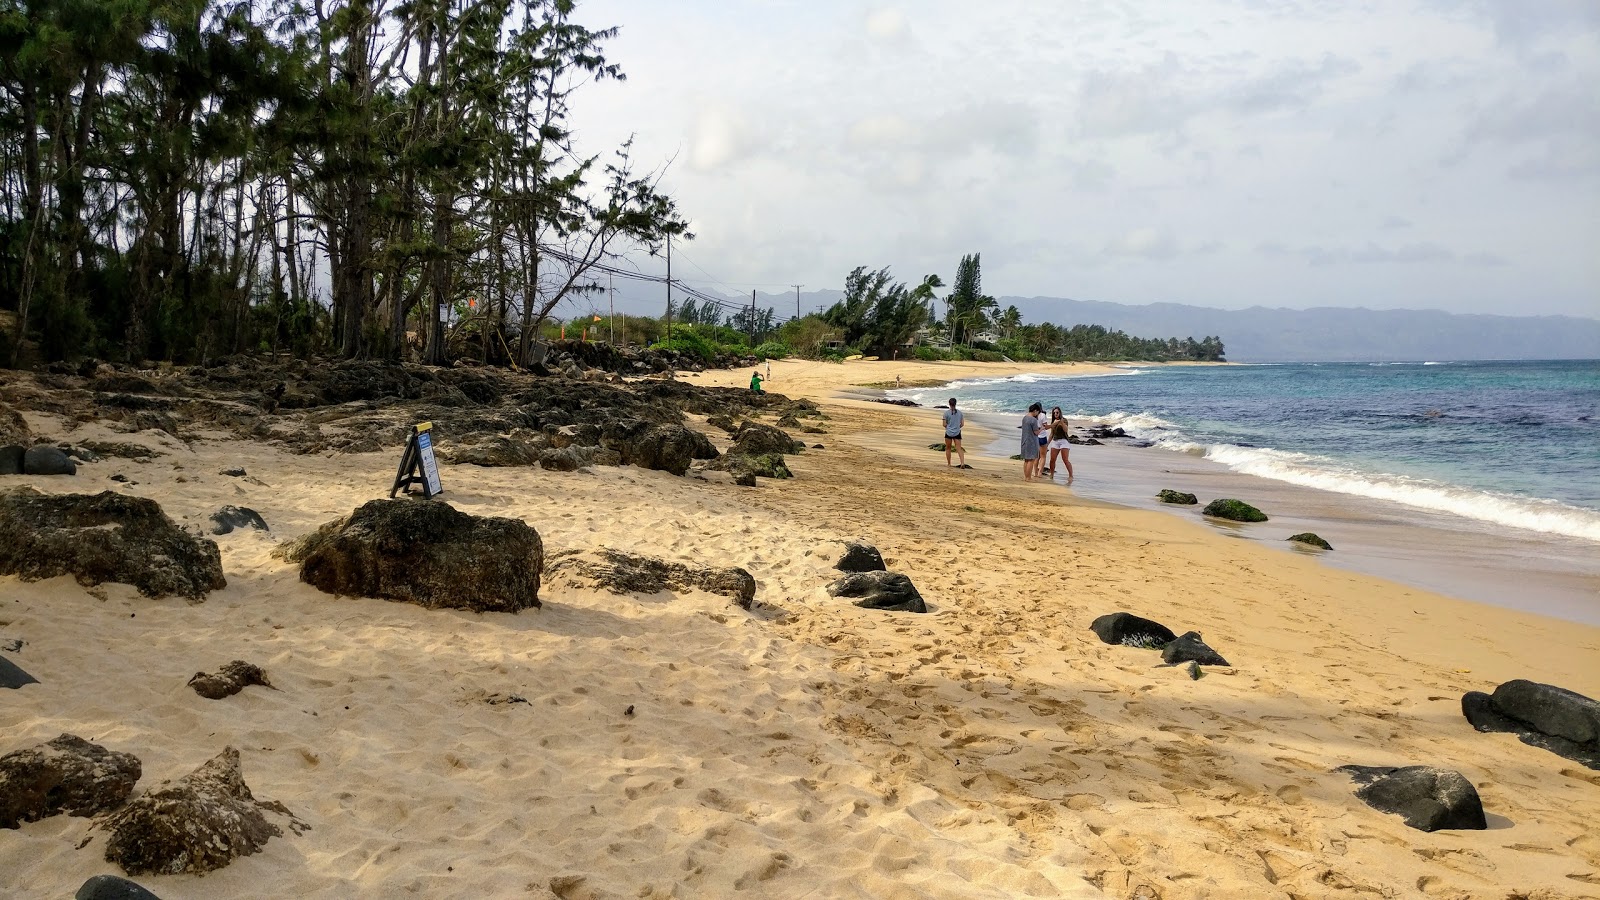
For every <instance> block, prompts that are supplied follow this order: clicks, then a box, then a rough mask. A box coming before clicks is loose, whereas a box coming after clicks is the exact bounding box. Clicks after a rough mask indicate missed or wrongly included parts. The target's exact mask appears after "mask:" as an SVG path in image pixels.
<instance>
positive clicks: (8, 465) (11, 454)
mask: <svg viewBox="0 0 1600 900" xmlns="http://www.w3.org/2000/svg"><path fill="white" fill-rule="evenodd" d="M27 452H28V451H26V450H24V449H23V448H22V447H20V446H17V445H15V444H12V445H8V446H5V447H0V475H21V474H22V459H23V456H24V455H25V454H26V453H27Z"/></svg>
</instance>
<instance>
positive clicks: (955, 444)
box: [944, 438, 967, 468]
mask: <svg viewBox="0 0 1600 900" xmlns="http://www.w3.org/2000/svg"><path fill="white" fill-rule="evenodd" d="M951 450H954V451H956V457H957V458H958V459H960V460H961V464H962V465H963V466H964V465H966V464H967V451H966V450H965V449H963V448H962V446H961V439H960V438H945V439H944V464H945V466H946V467H947V468H948V467H949V465H950V451H951Z"/></svg>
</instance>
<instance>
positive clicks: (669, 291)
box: [667, 234, 672, 341]
mask: <svg viewBox="0 0 1600 900" xmlns="http://www.w3.org/2000/svg"><path fill="white" fill-rule="evenodd" d="M667 340H669V341H670V340H672V235H670V234H669V235H667Z"/></svg>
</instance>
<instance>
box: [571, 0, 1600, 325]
mask: <svg viewBox="0 0 1600 900" xmlns="http://www.w3.org/2000/svg"><path fill="white" fill-rule="evenodd" d="M575 18H576V19H577V20H578V21H580V22H582V23H584V24H585V25H588V26H589V27H594V28H598V27H606V26H611V25H615V26H619V27H620V29H621V31H620V34H619V35H618V36H617V37H616V38H614V39H613V40H612V41H611V42H610V43H609V44H608V45H607V55H608V57H609V58H610V60H611V61H613V62H617V63H619V64H620V65H621V66H622V68H623V70H624V72H625V73H626V74H627V79H626V80H625V81H620V82H616V81H608V82H598V83H594V84H588V85H585V86H583V87H582V89H581V90H580V92H579V93H578V94H577V95H576V96H575V97H574V117H573V122H572V123H573V124H574V125H575V126H576V128H577V131H578V141H579V146H580V148H581V149H582V150H584V151H585V152H588V153H603V152H608V151H609V149H610V148H612V147H614V146H616V145H617V144H619V143H620V142H621V141H623V140H625V139H626V138H627V137H628V136H629V135H630V134H631V135H633V136H634V141H635V143H634V155H635V158H636V160H638V161H639V162H640V163H641V164H643V165H646V166H650V167H657V166H665V171H664V173H663V174H662V176H661V178H662V180H661V185H662V187H663V188H664V189H665V190H667V191H668V192H669V193H671V194H672V195H673V196H674V197H675V199H676V200H677V202H678V203H679V205H680V208H681V209H682V211H683V213H684V214H685V215H686V216H687V217H688V218H689V219H690V220H691V222H692V226H691V228H692V230H693V232H694V233H695V234H696V239H695V240H693V241H692V242H689V243H687V244H685V245H680V246H679V247H678V249H677V253H676V255H675V257H674V267H673V268H674V272H673V275H674V276H675V277H679V278H685V279H689V280H691V281H692V282H695V283H696V284H697V286H701V287H707V288H714V289H717V290H720V291H722V292H724V293H729V294H736V295H737V294H741V293H747V292H748V291H749V290H750V289H751V288H752V287H754V288H758V289H760V290H761V291H762V292H763V293H768V292H771V293H776V292H779V291H782V290H785V289H787V288H786V286H787V285H789V284H792V283H797V282H798V283H803V284H804V285H805V286H806V287H805V290H806V291H813V290H817V289H819V288H832V289H837V288H839V287H841V286H842V284H843V281H844V278H845V275H846V274H847V273H848V272H849V271H850V270H851V269H853V268H855V267H856V266H862V265H864V266H868V267H871V268H874V269H875V268H879V267H882V266H890V267H892V269H893V271H894V273H895V274H896V275H897V276H898V277H899V278H901V279H903V280H905V281H907V282H909V283H912V284H915V283H917V282H918V281H920V280H921V278H922V276H924V275H927V274H930V273H931V274H938V275H940V276H941V277H942V278H943V279H944V280H945V281H946V282H949V281H950V280H951V277H952V276H953V274H954V272H955V267H956V263H957V262H958V260H959V259H960V257H961V256H962V254H965V253H981V254H982V269H983V287H984V290H985V292H986V293H989V294H992V295H994V296H1024V297H1031V296H1052V297H1070V298H1074V299H1079V300H1106V301H1112V302H1118V303H1131V304H1145V303H1154V302H1163V301H1165V302H1178V303H1189V304H1194V305H1198V306H1212V307H1221V308H1229V309H1233V308H1243V307H1248V306H1256V305H1261V306H1284V307H1294V308H1302V307H1311V306H1360V307H1368V308H1413V309H1443V310H1448V311H1451V312H1471V313H1498V314H1507V315H1545V314H1566V315H1578V316H1586V317H1592V318H1600V90H1597V89H1596V88H1595V87H1594V86H1595V85H1597V84H1600V0H1379V2H1360V0H1270V2H1268V0H1259V2H1254V0H1170V2H1168V0H1123V2H1097V0H1083V2H1077V0H1031V2H1030V0H987V2H983V3H971V2H960V0H915V2H903V3H899V4H881V3H874V2H861V0H793V2H791V0H724V2H712V0H677V2H672V3H663V2H660V0H580V2H579V5H578V9H577V12H576V14H575ZM635 259H636V262H637V264H638V265H639V267H640V268H642V269H645V270H652V271H659V268H660V267H659V264H658V263H657V262H656V261H654V260H651V259H649V258H648V257H645V256H644V255H643V254H639V255H638V256H636V257H635Z"/></svg>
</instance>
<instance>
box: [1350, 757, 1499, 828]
mask: <svg viewBox="0 0 1600 900" xmlns="http://www.w3.org/2000/svg"><path fill="white" fill-rule="evenodd" d="M1339 771H1340V772H1344V773H1345V774H1347V775H1349V776H1350V777H1352V778H1354V779H1355V780H1356V782H1357V783H1358V784H1360V785H1361V787H1360V788H1358V789H1357V790H1356V796H1357V797H1360V798H1361V800H1362V802H1364V803H1366V804H1367V805H1368V806H1370V807H1372V808H1373V809H1376V810H1378V811H1380V812H1386V813H1393V814H1395V815H1398V816H1401V817H1403V818H1404V819H1405V822H1406V824H1407V825H1409V826H1411V827H1412V828H1415V829H1418V830H1419V831H1440V830H1443V829H1453V830H1454V829H1464V830H1479V831H1481V830H1483V829H1486V828H1488V827H1489V823H1488V821H1487V820H1486V819H1485V818H1484V815H1483V801H1482V800H1480V799H1479V797H1478V789H1477V788H1475V787H1473V786H1472V782H1470V781H1468V780H1467V779H1466V778H1465V777H1464V776H1463V775H1462V774H1461V773H1460V772H1455V771H1452V770H1449V769H1436V768H1434V767H1433V766H1405V767H1403V768H1392V767H1388V766H1340V767H1339Z"/></svg>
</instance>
